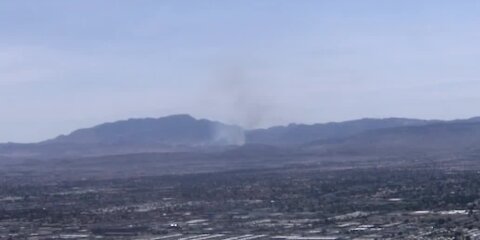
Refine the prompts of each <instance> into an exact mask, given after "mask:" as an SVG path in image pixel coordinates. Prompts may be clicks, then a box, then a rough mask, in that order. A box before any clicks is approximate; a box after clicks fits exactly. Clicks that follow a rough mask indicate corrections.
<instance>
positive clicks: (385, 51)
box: [0, 0, 480, 142]
mask: <svg viewBox="0 0 480 240" xmlns="http://www.w3.org/2000/svg"><path fill="white" fill-rule="evenodd" d="M479 13H480V1H476V0H472V1H468V0H462V1H455V0H451V1H441V0H431V1H426V0H425V1H421V0H412V1H407V0H400V1H393V0H392V1H388V0H378V1H368V0H351V1H341V0H331V1H326V0H325V1H321V0H318V1H313V0H312V1H300V0H291V1H281V0H265V1H262V0H252V1H247V0H237V1H225V0H218V1H199V0H191V1H181V0H172V1H157V0H152V1H142V0H135V1H126V0H125V1H119V0H112V1H108V0H102V1H98V0H91V1H89V0H77V1H74V0H72V1H64V0H61V1H60V0H59V1H51V0H46V1H33V0H32V1H22V0H3V1H0V142H5V141H18V142H28V141H37V140H42V139H45V138H50V137H53V136H56V135H58V134H60V133H68V132H70V131H71V130H74V129H76V128H79V127H88V126H91V125H95V124H97V123H101V122H104V121H113V120H119V119H125V118H131V117H147V116H148V117H160V116H164V115H168V114H174V113H190V114H192V115H194V116H196V117H202V118H210V119H216V120H221V121H225V122H228V123H235V124H240V125H244V126H246V127H258V126H269V125H273V124H285V123H289V122H306V123H312V122H326V121H340V120H347V119H355V118H361V117H389V116H398V117H413V118H429V119H430V118H440V119H452V118H464V117H470V116H476V115H480V107H479V106H480V79H479V77H480V14H479Z"/></svg>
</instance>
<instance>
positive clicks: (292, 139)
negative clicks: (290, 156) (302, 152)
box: [246, 118, 436, 145]
mask: <svg viewBox="0 0 480 240" xmlns="http://www.w3.org/2000/svg"><path fill="white" fill-rule="evenodd" d="M434 122H436V121H428V120H417V119H405V118H386V119H368V118H367V119H360V120H353V121H346V122H333V123H325V124H313V125H305V124H290V125H288V126H282V127H272V128H268V129H259V130H253V131H249V132H247V135H246V139H247V142H248V143H259V144H272V145H292V144H294V145H295V144H297V145H300V144H305V143H308V142H312V141H316V140H327V139H338V138H345V137H349V136H353V135H355V134H359V133H361V132H365V131H369V130H374V129H384V128H392V127H401V126H421V125H426V124H430V123H434Z"/></svg>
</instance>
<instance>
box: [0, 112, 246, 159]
mask: <svg viewBox="0 0 480 240" xmlns="http://www.w3.org/2000/svg"><path fill="white" fill-rule="evenodd" d="M243 142H244V132H243V129H242V128H240V127H237V126H232V125H226V124H223V123H219V122H214V121H209V120H204V119H200V120H198V119H195V118H193V117H191V116H189V115H173V116H168V117H163V118H157V119H153V118H147V119H130V120H125V121H118V122H113V123H104V124H101V125H98V126H95V127H92V128H85V129H80V130H76V131H74V132H72V133H71V134H68V135H62V136H59V137H57V138H54V139H51V140H47V141H43V142H39V143H34V144H12V143H10V144H1V145H0V156H1V155H4V156H24V157H30V156H33V157H34V156H38V155H40V156H52V157H59V156H78V155H80V156H85V155H106V154H123V153H135V152H163V151H167V152H168V151H186V150H191V149H193V148H198V147H209V146H226V145H241V144H243Z"/></svg>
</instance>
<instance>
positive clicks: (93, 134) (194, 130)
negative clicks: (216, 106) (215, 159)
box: [0, 114, 480, 158]
mask: <svg viewBox="0 0 480 240" xmlns="http://www.w3.org/2000/svg"><path fill="white" fill-rule="evenodd" d="M245 144H246V146H243V147H239V146H242V145H245ZM253 145H256V146H257V147H248V146H253ZM259 146H262V147H259ZM478 146H480V119H479V118H471V119H465V120H454V121H440V120H419V119H406V118H385V119H371V118H366V119H359V120H352V121H346V122H332V123H323V124H311V125H307V124H290V125H287V126H276V127H271V128H267V129H253V130H245V129H243V128H241V127H239V126H235V125H228V124H224V123H221V122H217V121H211V120H206V119H196V118H193V117H192V116H190V115H185V114H183V115H172V116H167V117H162V118H144V119H129V120H123V121H117V122H111V123H104V124H100V125H97V126H94V127H91V128H85V129H79V130H76V131H73V132H72V133H70V134H67V135H61V136H58V137H56V138H53V139H49V140H45V141H42V142H38V143H30V144H16V143H5V144H0V156H3V157H9V158H12V157H24V158H25V157H27V158H31V157H47V158H52V157H65V156H73V157H77V156H98V155H113V154H127V153H145V152H192V151H219V150H220V151H223V150H228V151H237V152H238V151H241V152H246V151H259V149H261V151H262V152H265V151H274V150H273V149H279V148H288V149H296V150H298V151H307V152H317V153H322V154H325V153H379V152H382V153H385V152H390V153H395V152H405V151H441V150H442V151H462V150H465V149H466V150H471V149H476V148H478ZM232 148H233V149H232ZM236 148H238V149H236ZM235 149H236V150H235Z"/></svg>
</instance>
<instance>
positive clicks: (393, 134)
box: [304, 119, 480, 154]
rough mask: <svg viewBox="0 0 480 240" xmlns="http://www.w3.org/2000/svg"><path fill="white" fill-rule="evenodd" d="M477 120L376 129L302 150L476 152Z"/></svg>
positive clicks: (478, 139) (479, 138) (479, 124)
mask: <svg viewBox="0 0 480 240" xmlns="http://www.w3.org/2000/svg"><path fill="white" fill-rule="evenodd" d="M476 120H478V119H475V120H474V119H472V120H458V121H451V122H441V123H433V124H428V125H423V126H407V127H395V128H386V129H377V130H371V131H366V132H363V133H359V134H357V135H354V136H350V137H346V138H344V139H337V140H335V141H331V140H330V141H329V140H325V141H315V142H312V143H309V144H306V145H304V149H308V150H315V151H317V152H323V153H351V154H399V153H418V152H424V153H434V152H447V153H459V152H465V151H478V150H479V149H480V122H477V121H476Z"/></svg>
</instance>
